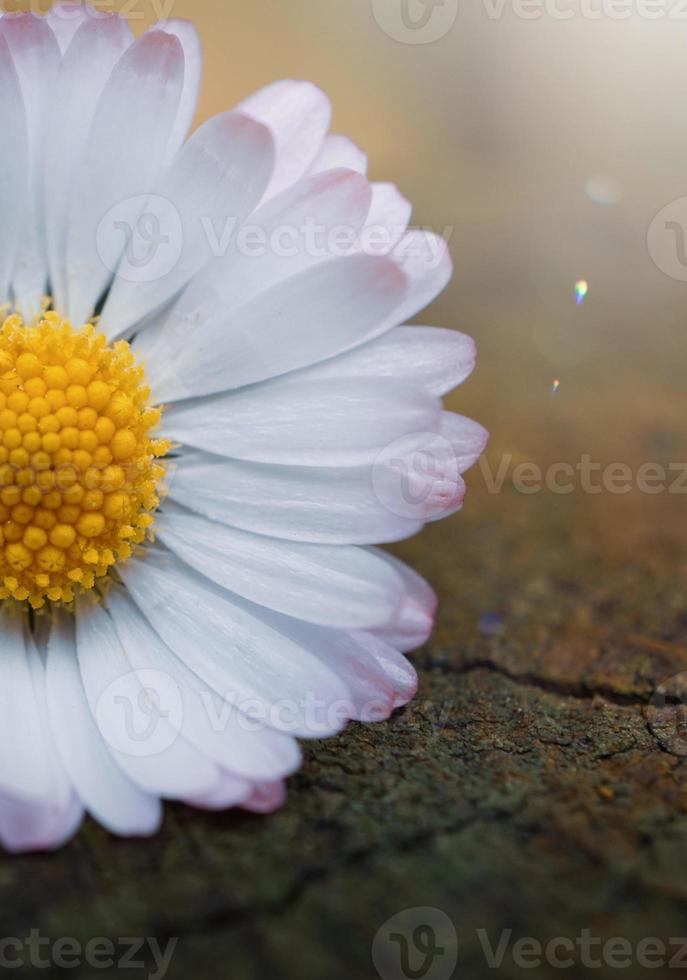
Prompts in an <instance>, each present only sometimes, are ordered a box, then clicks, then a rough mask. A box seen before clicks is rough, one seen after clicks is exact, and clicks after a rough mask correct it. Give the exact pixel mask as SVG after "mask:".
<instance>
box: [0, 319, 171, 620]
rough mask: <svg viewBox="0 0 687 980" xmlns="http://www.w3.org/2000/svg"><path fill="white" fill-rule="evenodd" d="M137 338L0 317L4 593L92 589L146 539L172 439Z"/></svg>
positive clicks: (42, 596)
mask: <svg viewBox="0 0 687 980" xmlns="http://www.w3.org/2000/svg"><path fill="white" fill-rule="evenodd" d="M149 398H150V389H149V388H147V387H146V386H145V384H144V381H143V368H142V367H139V366H137V365H136V363H135V361H134V356H133V354H132V353H131V349H130V347H129V345H128V344H127V343H126V342H125V341H119V342H118V343H115V344H114V345H112V346H108V344H107V341H106V339H105V337H104V336H103V335H102V334H99V333H97V331H96V329H95V327H93V326H92V325H91V324H88V325H87V326H85V327H83V328H82V329H80V330H74V329H73V328H72V326H71V324H69V323H68V322H67V321H65V320H62V319H61V317H59V316H58V315H57V314H56V313H45V314H44V315H43V317H42V318H41V319H40V321H39V322H38V323H37V324H36V325H35V326H27V325H25V324H24V322H23V321H22V319H21V317H19V316H10V317H8V318H7V319H6V320H5V321H4V323H2V326H0V599H7V598H10V597H11V598H13V599H17V600H19V601H26V600H28V601H29V602H30V603H31V605H32V606H33V608H34V609H39V608H40V607H41V606H43V605H44V604H45V602H46V600H50V601H51V602H66V603H68V602H71V601H72V600H73V599H74V595H75V590H77V589H81V590H84V589H92V588H93V587H94V585H95V584H96V582H97V581H98V580H99V579H102V578H103V577H104V576H106V575H107V574H108V572H109V570H110V569H111V567H112V566H113V565H114V564H115V563H116V562H117V561H119V560H121V559H125V558H128V557H129V555H131V553H132V550H133V547H134V546H135V545H136V544H138V543H140V542H141V541H143V540H144V538H145V537H146V535H147V533H148V530H149V528H150V527H151V526H152V524H153V520H154V518H153V512H154V511H155V509H156V507H157V506H158V504H159V497H158V485H159V483H160V481H161V478H162V476H163V473H164V470H163V468H162V466H161V465H160V464H159V463H158V462H157V461H156V460H157V459H158V458H159V457H161V456H164V455H165V453H166V452H168V450H169V448H170V443H169V442H166V441H164V440H159V439H151V438H150V432H151V430H152V429H154V428H155V426H156V425H157V424H158V423H159V421H160V416H161V411H160V409H156V408H150V407H149V405H148V402H149Z"/></svg>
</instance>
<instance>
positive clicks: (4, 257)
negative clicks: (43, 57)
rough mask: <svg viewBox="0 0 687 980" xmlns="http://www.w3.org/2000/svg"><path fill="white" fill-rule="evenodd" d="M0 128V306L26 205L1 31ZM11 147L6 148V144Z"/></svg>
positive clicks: (15, 90)
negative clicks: (2, 146) (0, 144)
mask: <svg viewBox="0 0 687 980" xmlns="http://www.w3.org/2000/svg"><path fill="white" fill-rule="evenodd" d="M0 92H2V98H1V99H0V132H2V134H3V141H4V143H5V152H3V153H2V155H1V156H0V210H1V213H2V222H0V306H4V305H5V304H6V303H7V302H8V300H9V286H10V281H11V278H12V273H13V272H14V263H15V259H16V255H17V246H18V243H19V239H20V236H21V233H22V230H23V227H24V222H25V220H26V209H27V207H28V184H27V170H28V139H27V125H26V113H25V111H24V101H23V97H22V94H21V89H20V87H19V79H18V77H17V72H16V69H15V67H14V62H13V61H12V56H11V55H10V51H9V47H8V45H7V42H6V41H5V38H4V37H3V36H2V35H1V34H0ZM9 147H11V148H12V151H11V152H9V151H8V148H9Z"/></svg>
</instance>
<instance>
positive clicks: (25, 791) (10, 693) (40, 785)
mask: <svg viewBox="0 0 687 980" xmlns="http://www.w3.org/2000/svg"><path fill="white" fill-rule="evenodd" d="M0 630H1V631H2V638H3V654H2V671H0V794H2V795H3V796H6V797H19V798H22V799H25V800H27V801H32V802H34V803H49V802H51V800H52V796H53V789H54V783H53V777H52V772H51V767H50V757H49V755H48V752H47V750H46V744H45V733H44V730H43V722H42V719H41V716H40V713H39V710H38V699H37V697H36V691H35V686H34V676H33V670H32V667H31V664H30V662H29V656H28V652H27V649H26V643H25V640H24V634H23V630H22V624H21V618H20V617H19V616H18V615H16V614H14V615H13V614H12V611H10V610H8V609H7V607H6V606H5V608H4V609H3V610H2V611H1V612H0Z"/></svg>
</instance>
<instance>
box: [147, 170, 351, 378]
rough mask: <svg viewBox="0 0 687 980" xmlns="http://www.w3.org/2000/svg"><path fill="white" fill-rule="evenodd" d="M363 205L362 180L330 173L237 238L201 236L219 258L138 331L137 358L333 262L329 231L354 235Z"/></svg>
mask: <svg viewBox="0 0 687 980" xmlns="http://www.w3.org/2000/svg"><path fill="white" fill-rule="evenodd" d="M369 203H370V186H369V184H368V183H367V181H366V180H365V179H364V178H363V177H361V176H360V174H356V173H353V172H352V171H350V170H336V171H331V172H328V173H326V174H318V175H316V176H314V177H309V178H307V179H306V180H302V181H300V182H299V183H298V184H296V185H295V186H293V187H290V188H289V189H288V190H286V191H284V192H283V193H282V194H279V195H278V196H277V197H276V198H274V199H273V200H271V201H269V202H268V203H267V204H265V205H263V206H262V207H261V208H259V209H258V211H256V212H255V214H253V215H251V217H250V220H249V221H248V222H247V224H246V225H245V226H244V227H242V228H240V229H238V230H236V233H234V232H233V230H232V227H233V226H229V230H230V233H229V234H227V233H226V231H225V229H224V228H223V227H222V222H221V221H219V222H218V223H216V224H215V223H213V226H212V228H206V231H207V232H208V234H209V235H210V234H211V235H212V236H213V237H212V243H213V249H214V250H215V252H216V254H217V256H218V257H217V258H216V260H215V261H214V262H211V263H210V264H209V265H208V266H207V268H206V269H205V270H204V271H203V272H202V273H200V274H199V275H198V276H196V278H195V279H194V281H193V282H192V283H191V284H190V285H189V287H188V288H187V289H186V290H185V291H184V293H183V294H182V295H181V296H180V297H179V299H178V301H177V302H176V304H175V305H174V307H173V308H172V310H171V312H170V314H169V315H168V316H166V317H165V318H163V319H162V320H161V322H160V323H159V324H156V325H155V326H153V327H148V328H147V329H146V330H145V331H144V332H143V335H142V337H141V339H140V340H137V351H138V352H139V353H140V354H142V355H143V356H145V357H147V358H148V359H149V360H150V362H151V363H154V362H155V361H156V360H158V359H160V358H163V357H165V356H166V353H167V349H168V344H169V341H170V337H171V339H172V340H175V339H176V342H180V341H181V340H184V341H186V342H188V340H189V339H191V332H192V331H193V330H195V329H197V328H198V327H199V325H202V326H207V325H212V324H216V323H217V322H224V321H226V320H227V318H228V317H229V316H230V315H231V314H232V313H233V312H235V311H236V310H237V309H238V308H239V307H241V306H244V305H245V304H246V303H248V302H249V301H251V300H254V299H255V298H256V297H259V296H260V294H261V293H265V292H266V291H267V290H269V289H270V288H272V287H274V286H276V285H277V283H284V282H285V280H288V279H290V278H291V277H292V276H294V275H296V274H297V273H302V272H303V271H305V270H306V269H309V268H311V267H312V266H315V265H318V264H321V263H322V262H323V260H325V259H328V258H332V254H331V248H330V247H329V244H328V243H331V242H334V241H335V238H334V237H333V236H334V233H335V230H336V229H337V228H339V229H340V228H342V227H346V228H350V229H351V231H352V233H353V236H355V235H357V234H358V232H359V231H360V230H361V229H362V227H363V224H364V221H365V216H366V214H367V211H368V208H369ZM330 236H331V237H330ZM349 250H350V248H349ZM342 254H343V253H342Z"/></svg>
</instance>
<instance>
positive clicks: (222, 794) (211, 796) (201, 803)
mask: <svg viewBox="0 0 687 980" xmlns="http://www.w3.org/2000/svg"><path fill="white" fill-rule="evenodd" d="M252 795H253V784H252V783H250V782H248V780H247V779H239V778H238V777H237V776H231V775H229V774H228V773H225V774H224V775H223V776H222V779H221V782H220V783H219V785H218V786H217V787H216V788H215V789H214V790H212V791H211V792H210V793H205V794H203V795H200V796H193V797H188V798H187V799H185V800H184V803H187V804H188V805H189V806H195V807H198V808H199V809H201V810H226V809H228V808H229V807H232V806H239V805H240V804H243V803H245V802H246V801H247V800H249V799H250V798H251V797H252Z"/></svg>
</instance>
